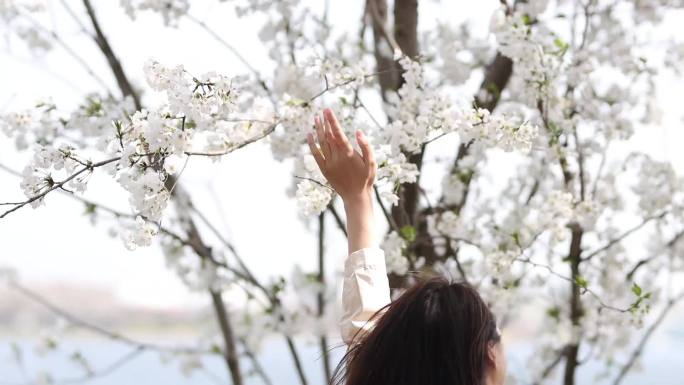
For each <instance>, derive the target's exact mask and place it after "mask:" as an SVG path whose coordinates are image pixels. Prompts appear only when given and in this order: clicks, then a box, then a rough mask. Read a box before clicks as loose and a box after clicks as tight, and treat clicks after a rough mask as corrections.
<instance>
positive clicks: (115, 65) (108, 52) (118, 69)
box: [83, 0, 142, 110]
mask: <svg viewBox="0 0 684 385" xmlns="http://www.w3.org/2000/svg"><path fill="white" fill-rule="evenodd" d="M83 5H84V6H85V8H86V11H87V12H88V17H89V18H90V22H91V24H92V25H93V29H94V30H95V36H93V39H94V40H95V43H96V44H97V46H98V47H100V51H102V53H103V54H104V56H105V58H106V59H107V63H109V67H110V68H111V69H112V72H113V73H114V77H115V78H116V82H117V84H118V85H119V89H120V90H121V93H122V94H123V96H130V97H131V98H133V103H134V104H135V109H136V110H139V109H141V108H142V105H141V104H140V97H139V96H138V94H137V93H136V92H135V90H134V89H133V86H132V85H131V82H130V81H129V80H128V77H127V76H126V72H125V71H124V69H123V67H122V66H121V62H120V61H119V59H118V58H117V57H116V55H115V54H114V50H112V47H111V46H110V45H109V40H107V37H106V36H105V34H104V32H102V28H100V22H99V21H98V19H97V15H95V10H94V9H93V6H92V5H91V4H90V0H83Z"/></svg>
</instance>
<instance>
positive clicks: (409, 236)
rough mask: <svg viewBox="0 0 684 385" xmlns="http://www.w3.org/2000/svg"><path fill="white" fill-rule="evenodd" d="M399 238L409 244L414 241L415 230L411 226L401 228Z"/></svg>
mask: <svg viewBox="0 0 684 385" xmlns="http://www.w3.org/2000/svg"><path fill="white" fill-rule="evenodd" d="M401 237H402V238H404V239H406V241H407V242H409V243H411V242H413V241H414V240H415V239H416V229H415V228H414V227H413V226H411V225H406V226H404V227H402V228H401Z"/></svg>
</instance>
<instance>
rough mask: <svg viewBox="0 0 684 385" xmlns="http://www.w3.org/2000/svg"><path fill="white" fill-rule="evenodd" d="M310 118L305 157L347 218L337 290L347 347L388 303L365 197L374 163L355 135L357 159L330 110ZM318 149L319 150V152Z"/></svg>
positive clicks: (368, 195) (360, 135) (359, 134)
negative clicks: (345, 253)
mask: <svg viewBox="0 0 684 385" xmlns="http://www.w3.org/2000/svg"><path fill="white" fill-rule="evenodd" d="M323 114H324V118H323V119H322V118H320V117H319V116H316V118H315V121H314V124H315V127H316V137H317V139H318V144H319V145H318V146H317V145H316V143H315V142H314V136H313V134H309V135H308V137H307V140H308V143H309V148H310V149H311V153H312V154H313V156H314V158H315V159H316V163H317V164H318V167H319V168H320V169H321V172H322V173H323V175H324V176H325V177H326V179H327V180H328V182H329V183H330V184H331V185H332V187H333V188H334V189H335V191H337V193H338V194H339V195H340V197H341V198H342V201H343V202H344V210H345V213H346V215H347V234H348V238H347V246H348V253H349V256H348V257H347V259H346V261H345V264H344V283H343V288H342V307H343V316H342V320H341V322H340V328H341V332H342V339H343V340H344V341H345V342H346V343H347V344H351V343H352V340H353V339H354V336H356V335H357V334H360V333H357V332H358V331H359V330H368V329H370V328H371V327H372V325H373V323H372V322H369V319H370V318H371V317H372V316H373V314H375V313H376V312H377V311H378V310H380V309H382V308H383V307H385V305H387V304H388V303H389V302H390V295H389V283H388V281H387V272H386V268H385V255H384V253H383V251H382V250H381V249H379V248H378V247H377V245H376V243H375V242H376V241H375V239H374V232H373V201H372V199H371V192H372V189H373V180H374V179H375V170H376V164H375V158H374V157H373V150H372V148H371V146H370V143H368V139H367V138H366V136H365V135H364V134H363V133H362V132H361V131H356V141H357V143H358V144H359V148H360V149H361V153H359V152H357V151H356V150H354V148H353V147H352V145H351V143H350V142H349V140H348V139H347V136H346V135H345V134H344V132H343V131H342V128H341V127H340V124H339V122H338V121H337V118H335V115H334V114H333V113H332V111H331V110H330V109H325V111H324V112H323ZM319 146H320V147H319Z"/></svg>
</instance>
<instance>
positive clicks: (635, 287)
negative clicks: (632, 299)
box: [632, 282, 641, 297]
mask: <svg viewBox="0 0 684 385" xmlns="http://www.w3.org/2000/svg"><path fill="white" fill-rule="evenodd" d="M632 293H634V295H636V296H637V297H641V287H639V285H637V284H636V282H635V283H634V285H633V286H632Z"/></svg>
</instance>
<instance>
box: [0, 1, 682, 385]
mask: <svg viewBox="0 0 684 385" xmlns="http://www.w3.org/2000/svg"><path fill="white" fill-rule="evenodd" d="M423 3H425V4H423ZM353 6H355V7H358V14H359V16H360V22H359V25H358V34H357V35H351V34H348V33H346V32H340V31H339V28H337V26H336V25H333V24H331V23H330V21H329V20H330V19H329V17H328V5H327V3H326V4H324V3H323V2H320V4H319V3H316V4H313V3H311V4H309V3H307V2H304V1H299V0H280V1H265V0H234V1H230V0H225V1H219V2H217V4H216V9H217V10H220V11H221V12H225V13H226V15H227V16H226V17H240V18H252V19H253V20H254V21H255V22H258V23H261V27H260V32H259V38H260V39H261V41H262V43H263V49H264V50H265V51H266V52H267V54H268V57H269V60H270V61H272V67H273V68H274V70H273V71H272V72H271V73H265V72H260V71H259V70H257V69H256V67H255V66H253V65H252V64H251V63H250V62H249V61H248V60H247V59H245V58H244V57H243V56H242V55H241V53H240V52H239V51H238V50H236V49H235V48H234V47H233V45H231V42H230V39H231V38H235V37H230V36H221V35H220V34H218V33H216V32H215V31H214V30H213V29H212V27H211V26H210V25H208V24H207V23H205V22H204V21H202V20H201V19H199V18H197V17H196V16H194V13H193V7H192V6H191V4H190V2H189V1H188V0H122V1H121V12H125V14H126V15H128V16H129V17H130V18H131V19H133V20H135V19H136V17H138V16H139V15H141V14H150V13H152V14H156V15H158V16H159V18H158V20H159V21H158V23H159V25H157V26H154V27H150V28H166V29H168V30H170V29H182V28H184V27H185V26H187V25H191V24H193V25H195V26H196V27H199V28H200V29H201V30H202V31H204V33H205V35H204V38H205V39H207V40H216V41H217V42H218V43H219V44H220V45H222V46H223V47H224V48H225V49H226V52H227V54H229V55H233V56H234V57H236V58H237V60H238V61H240V62H241V63H242V64H243V65H244V71H242V72H240V73H219V72H209V73H196V72H194V71H193V70H192V68H186V67H185V66H184V65H183V64H182V63H163V62H160V61H158V60H156V59H154V58H150V59H149V61H148V62H147V63H146V64H145V66H144V68H131V67H130V66H127V65H126V62H125V60H122V58H125V55H126V53H125V47H116V49H115V47H114V45H113V44H112V43H111V41H112V40H113V39H114V36H115V35H116V32H117V31H116V30H115V29H112V30H104V29H103V24H102V23H101V18H102V17H103V15H101V14H98V11H97V9H96V7H95V6H94V4H92V2H91V1H90V0H83V1H82V2H75V1H65V0H61V1H53V2H49V4H47V2H39V1H18V0H4V1H0V17H1V18H2V20H3V23H4V24H5V25H6V27H7V28H6V34H7V36H8V39H11V40H12V41H21V42H22V44H26V45H27V46H28V47H30V48H31V49H32V50H35V51H36V52H39V53H40V54H41V55H46V57H47V58H49V55H50V51H52V50H60V51H63V52H64V53H66V54H67V55H69V56H70V57H71V58H72V59H73V61H74V63H75V65H79V66H81V67H82V68H83V70H84V71H85V74H86V76H87V81H92V82H93V84H95V85H96V86H97V87H99V88H100V91H99V92H97V93H93V94H87V95H83V101H82V104H81V105H80V106H79V107H78V108H76V109H70V110H65V109H63V108H62V107H60V105H59V103H55V102H40V103H37V104H36V105H33V106H26V108H24V109H12V110H11V111H5V112H3V115H2V117H1V118H0V130H1V131H2V132H3V133H4V135H6V137H7V138H9V139H10V140H12V141H14V143H15V145H16V149H17V151H28V152H31V153H32V154H33V155H32V159H31V161H30V162H29V163H28V164H26V165H4V168H6V169H18V170H20V171H19V176H20V178H21V179H20V183H19V186H20V188H21V191H23V194H24V197H23V198H22V199H18V200H17V199H15V200H12V201H7V202H4V203H2V208H3V211H2V213H0V218H2V220H4V221H11V220H12V216H11V214H12V213H14V212H16V211H17V210H25V209H27V208H28V206H31V207H33V208H35V209H37V210H40V209H41V208H40V206H42V205H49V204H50V203H49V202H50V197H49V196H50V195H53V194H66V195H67V196H68V197H70V198H72V199H75V200H79V201H81V202H83V203H84V204H85V206H86V208H87V212H88V214H89V216H90V217H91V218H92V220H95V221H97V222H103V221H113V222H114V223H116V227H117V234H118V236H119V237H120V238H121V240H122V242H124V244H125V245H126V247H128V248H130V249H134V248H141V247H146V246H149V245H151V244H152V243H154V242H158V243H159V244H161V245H162V247H163V250H164V253H165V257H166V260H167V263H168V266H169V268H170V269H172V270H174V271H175V272H176V273H177V274H178V276H179V278H180V279H181V280H183V282H185V283H186V284H187V286H188V287H189V288H191V289H192V290H196V291H200V292H206V293H208V295H209V296H210V298H211V303H212V304H213V309H214V312H215V315H216V319H217V322H218V325H219V331H220V335H219V336H217V337H216V338H215V339H212V340H209V341H200V342H198V344H197V345H196V346H191V347H181V348H176V347H174V348H171V347H167V346H159V345H154V344H148V343H144V342H140V341H136V340H133V339H130V338H129V337H126V336H123V335H121V334H118V333H116V332H112V331H109V330H106V329H104V328H101V327H99V326H97V325H93V324H90V323H88V322H87V321H83V320H82V319H81V318H79V317H77V316H75V315H73V314H70V313H69V312H67V311H65V310H63V309H59V308H57V307H55V306H54V305H52V304H51V303H50V302H48V301H46V299H44V298H42V297H40V296H38V295H37V294H36V293H34V292H33V291H31V290H30V289H29V288H26V287H24V286H23V285H22V284H21V283H20V280H19V279H17V278H12V277H11V275H12V274H11V273H10V272H6V273H5V274H4V275H5V276H6V277H7V278H8V279H7V281H8V282H9V283H8V284H9V285H10V286H11V287H13V288H14V289H16V290H19V291H20V292H22V293H24V294H25V295H27V296H28V297H29V298H31V299H33V300H35V301H38V302H40V303H42V304H43V305H45V306H47V307H48V308H49V309H51V310H52V311H54V312H55V313H57V315H59V316H60V317H62V318H63V319H64V320H65V321H66V322H68V323H71V324H73V325H75V326H78V327H83V328H87V329H90V330H93V331H95V332H97V333H99V334H101V335H103V336H105V337H107V338H110V339H113V340H117V341H121V342H124V343H128V344H130V345H131V346H132V347H133V348H134V350H133V352H139V351H144V350H152V351H158V352H160V354H164V355H168V356H170V357H173V358H175V359H178V360H180V361H182V362H183V365H182V367H183V368H184V370H185V371H192V370H193V369H196V368H198V367H201V359H202V357H203V356H204V355H220V356H222V357H223V358H224V360H225V363H226V368H227V370H228V373H229V374H230V377H231V379H232V382H233V383H234V384H242V383H244V376H245V375H247V374H248V373H254V374H256V375H258V376H260V377H261V378H262V380H264V382H266V383H271V382H270V381H271V379H269V377H268V373H267V372H268V370H264V368H262V367H261V366H260V364H259V362H258V360H257V356H256V354H255V351H256V349H257V348H258V346H259V342H260V339H261V338H262V337H263V336H264V335H265V334H267V333H277V334H280V335H282V336H283V338H284V339H285V341H286V343H287V346H288V349H289V352H290V354H291V358H292V364H293V370H294V371H296V373H297V376H298V378H299V380H300V382H301V384H303V385H306V384H307V383H309V381H308V379H307V373H306V371H305V369H304V367H303V364H302V362H301V358H300V356H299V354H298V349H297V346H296V344H295V341H294V339H293V337H294V336H297V335H301V334H309V335H311V334H313V335H314V336H315V337H316V338H317V339H318V341H319V344H320V348H321V354H322V356H323V360H322V361H323V366H324V372H325V374H326V376H327V378H330V374H331V365H333V364H334V363H331V362H330V361H331V359H330V357H329V355H328V347H329V341H328V339H327V337H328V336H329V333H330V331H331V330H333V329H332V328H331V327H330V326H331V325H334V320H335V310H334V309H335V307H336V304H335V298H336V297H335V292H334V291H335V285H332V284H329V283H328V282H326V279H325V277H326V274H325V271H326V269H331V267H330V266H326V264H325V258H324V255H325V247H326V245H325V241H324V240H325V234H326V233H330V232H332V231H339V232H340V233H342V234H345V224H344V221H343V218H341V216H340V215H339V214H338V212H339V202H337V200H336V199H335V198H336V197H335V193H334V191H333V190H332V189H331V188H330V187H329V186H328V185H327V184H326V181H325V179H324V178H323V176H322V175H321V173H320V172H319V170H318V168H317V167H316V165H315V162H314V161H313V158H312V157H311V156H310V155H309V154H308V152H307V151H306V134H307V133H308V132H310V131H311V130H312V122H313V117H314V116H315V114H316V113H318V112H319V111H320V110H321V109H322V108H323V107H331V108H332V109H333V110H334V111H335V113H336V114H337V115H338V116H339V118H340V120H341V122H342V125H343V126H344V128H345V129H347V130H349V131H348V133H351V132H352V131H353V130H356V129H361V130H363V131H364V132H365V133H366V134H367V136H368V137H369V138H370V139H371V142H372V144H373V146H374V150H375V152H376V154H377V155H376V157H377V160H378V165H379V168H378V173H377V182H376V185H375V198H377V202H376V203H377V206H376V209H377V210H376V211H378V212H379V213H380V215H381V216H382V217H383V218H384V220H385V228H386V233H385V236H384V239H383V242H382V247H383V249H384V251H385V253H386V257H387V267H388V271H389V272H390V274H391V276H390V283H391V286H392V287H393V290H394V292H395V294H399V293H401V289H402V288H404V287H406V286H407V285H410V284H411V283H412V282H414V280H415V279H416V277H417V276H419V274H420V273H437V274H444V275H447V276H449V277H451V278H453V279H457V280H462V281H466V282H468V283H470V284H472V285H474V286H475V287H477V288H478V289H479V290H480V291H481V292H482V293H483V295H484V297H485V298H486V299H487V300H488V301H489V302H490V303H491V306H492V307H493V309H494V310H495V313H496V314H497V316H498V317H499V318H500V319H501V320H502V321H503V322H504V323H505V322H506V320H509V319H512V318H514V317H516V315H517V314H516V311H518V310H519V309H520V308H521V307H523V306H524V305H525V304H527V303H534V304H535V306H536V307H537V308H538V309H542V310H541V312H543V314H544V315H543V318H544V321H543V323H544V325H543V326H544V327H543V328H544V333H543V334H540V336H539V338H538V340H537V341H534V344H535V345H534V346H535V353H534V354H532V358H531V362H530V363H529V370H528V372H527V373H525V374H524V377H523V378H519V380H521V381H522V382H523V383H525V382H529V383H535V384H537V383H557V382H562V383H563V384H565V385H572V384H575V383H576V382H577V381H576V374H577V373H578V371H580V370H581V369H582V367H581V365H582V364H583V363H584V362H586V361H588V360H591V361H596V362H600V363H602V368H603V372H602V374H603V375H604V376H605V377H603V379H604V380H605V381H607V382H612V383H614V384H619V383H620V382H621V381H622V380H623V378H624V377H625V376H626V375H627V374H628V373H629V371H630V370H631V369H632V368H633V367H634V366H635V363H637V362H638V359H639V357H640V355H641V352H642V351H643V348H644V346H645V344H646V343H647V341H648V339H649V337H650V336H651V335H652V334H653V332H654V330H655V329H656V328H657V327H658V326H659V325H660V324H661V322H662V321H663V319H664V318H665V317H666V315H667V314H668V312H669V311H671V309H672V308H673V307H674V306H676V305H677V303H679V302H680V301H681V300H682V298H684V292H682V291H681V288H680V287H677V285H673V284H672V282H674V281H676V279H678V278H681V276H682V271H683V268H684V259H683V258H682V256H683V255H684V225H683V224H684V210H683V208H684V194H683V193H682V191H683V190H682V187H683V182H684V180H683V179H682V177H681V176H680V175H678V174H677V173H676V172H675V170H674V169H673V167H672V165H671V164H669V163H668V162H665V161H662V160H658V159H656V158H654V157H653V154H647V153H644V152H642V151H640V149H639V148H638V147H635V146H634V145H633V142H631V141H630V139H631V138H632V136H633V135H634V133H635V131H638V130H648V129H651V128H653V127H657V126H658V125H659V124H661V123H660V121H659V115H660V111H659V107H658V99H657V86H656V84H657V82H656V79H657V78H658V77H659V76H663V75H664V74H665V75H667V76H681V73H680V67H681V63H682V55H684V43H683V42H682V41H677V40H676V37H675V36H671V34H668V33H667V31H665V32H663V27H662V23H663V20H664V19H666V18H667V14H668V13H674V14H676V15H679V16H680V17H681V16H682V7H684V3H683V2H682V1H680V0H652V1H638V0H625V1H612V0H611V1H607V0H581V1H567V0H557V1H549V0H529V1H524V0H501V1H500V2H499V3H498V5H497V7H496V9H495V11H494V12H493V14H491V15H482V17H483V18H487V19H490V22H489V30H488V31H487V33H485V34H478V33H475V32H474V30H473V29H472V28H471V24H472V22H473V21H472V20H469V21H465V22H463V23H443V22H434V21H433V22H430V23H425V25H419V14H420V12H421V9H422V7H440V4H439V3H438V2H421V3H420V4H419V2H418V1H417V0H395V1H394V2H393V3H391V2H387V1H386V0H368V1H366V2H358V4H357V3H354V4H353ZM462 6H463V7H467V6H468V4H467V3H466V2H463V5H462ZM55 8H59V10H60V11H59V12H61V13H63V14H65V15H67V16H68V17H70V18H71V21H72V22H73V23H74V24H75V25H76V26H78V28H79V30H80V31H81V33H82V35H83V36H86V37H88V38H89V39H92V42H93V43H94V45H93V48H94V49H95V50H96V51H97V52H99V55H100V56H101V57H100V58H98V60H101V59H102V58H104V60H105V61H106V63H107V65H108V72H102V71H96V70H95V69H94V68H95V67H94V66H93V64H92V63H91V60H94V59H92V58H90V57H86V56H82V53H81V52H78V51H76V50H74V49H73V48H72V43H71V41H70V39H71V38H72V37H71V36H70V37H69V38H67V37H65V36H64V35H62V34H61V31H60V30H59V29H58V28H57V27H53V26H52V24H51V23H50V22H49V19H50V12H54V9H55ZM493 8H494V7H493ZM162 24H163V25H162ZM74 38H75V37H74ZM201 43H202V42H201V41H200V42H198V44H201ZM217 68H218V66H217ZM100 72H102V73H100ZM131 72H135V73H142V74H144V76H145V79H146V84H134V83H133V82H132V81H131V80H130V79H131V78H130V73H131ZM109 78H113V79H114V80H115V84H116V86H117V89H115V90H114V89H109V87H108V83H107V80H105V79H109ZM150 95H155V96H156V100H158V102H153V101H152V99H153V98H151V97H150ZM45 96H46V97H49V96H50V93H49V90H46V95H45ZM259 141H260V142H265V143H267V144H268V145H269V146H270V148H271V150H272V157H273V159H275V160H278V161H283V160H288V161H291V162H292V164H293V170H292V174H293V178H292V190H291V194H290V195H291V196H292V199H296V200H297V202H298V204H299V206H300V208H301V220H303V221H306V222H313V223H315V224H316V225H317V237H318V247H319V266H318V271H313V272H305V271H301V270H295V273H294V274H293V275H292V276H289V277H273V279H271V280H269V281H263V280H259V279H257V278H256V275H255V274H254V272H253V270H252V269H254V266H250V265H249V263H247V259H246V258H244V257H243V256H241V255H240V254H239V253H238V251H237V248H236V247H235V245H234V244H233V243H232V241H230V240H228V239H226V238H225V237H224V236H223V235H222V234H221V231H220V230H218V229H217V227H216V226H215V225H214V224H212V223H211V222H210V221H209V220H208V219H207V217H206V216H205V215H204V214H203V213H202V212H201V211H200V210H199V209H198V207H197V205H196V204H195V203H194V202H193V194H192V188H189V187H188V186H186V184H185V183H184V182H183V178H182V175H183V173H184V172H186V168H187V166H188V160H189V159H190V158H193V157H194V158H198V157H203V158H210V159H212V160H215V161H217V162H220V161H221V160H222V159H224V158H226V157H230V156H231V153H232V152H234V151H239V150H240V149H242V148H243V147H245V146H248V145H250V144H252V143H255V142H259ZM616 147H617V148H628V149H629V151H617V150H615V148H616ZM502 165H506V167H503V168H502ZM13 166H16V167H13ZM190 167H191V166H190ZM504 169H505V170H511V172H510V173H508V172H502V170H504ZM427 172H430V173H433V174H434V173H438V174H440V175H441V180H442V182H441V185H440V186H434V185H429V184H427V183H425V182H421V181H422V180H421V175H423V174H424V173H427ZM95 173H101V174H103V175H108V176H109V177H111V178H112V179H113V180H114V181H115V182H116V183H117V184H118V185H119V186H120V188H121V189H123V191H126V192H127V194H128V196H129V205H130V207H129V210H127V211H119V210H115V209H112V208H110V207H109V206H107V205H106V204H104V203H101V202H100V201H95V200H90V199H87V198H85V197H84V196H83V194H82V193H83V192H84V191H86V189H87V188H88V186H89V183H90V179H91V176H92V175H93V174H95ZM11 194H12V191H11V189H9V188H5V189H3V195H8V196H9V195H11ZM328 225H332V226H334V229H332V230H331V229H330V228H329V227H328ZM635 237H641V238H639V239H644V242H641V243H640V244H639V245H637V247H634V246H633V244H632V243H628V242H629V241H630V240H631V239H634V238H635ZM208 239H211V241H208ZM214 240H216V241H217V242H214ZM234 289H238V290H240V291H241V292H242V293H243V294H244V301H243V302H244V303H243V304H242V306H241V307H240V310H239V311H235V312H233V311H230V312H229V311H228V310H227V309H226V306H225V303H224V299H223V297H222V293H224V292H226V291H227V290H234ZM677 290H680V291H677ZM625 351H627V353H625ZM136 354H137V353H136ZM133 357H134V355H133V354H132V355H131V356H130V357H128V356H127V357H124V359H125V360H128V359H132V358H133ZM76 360H77V361H79V362H81V363H82V367H83V369H84V375H83V379H89V378H93V377H95V376H97V374H98V372H97V370H94V369H93V368H91V367H90V366H89V364H88V361H87V357H83V356H79V357H76ZM247 362H249V365H250V369H249V370H247V369H246V368H245V367H244V366H245V363H247ZM116 364H118V363H116ZM116 367H118V365H117V366H116ZM116 367H114V369H115V368H116ZM105 370H108V369H105ZM36 380H37V381H42V382H43V383H52V382H59V381H60V379H58V378H53V377H52V376H51V375H49V374H47V373H41V374H39V375H38V376H37V377H36Z"/></svg>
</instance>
